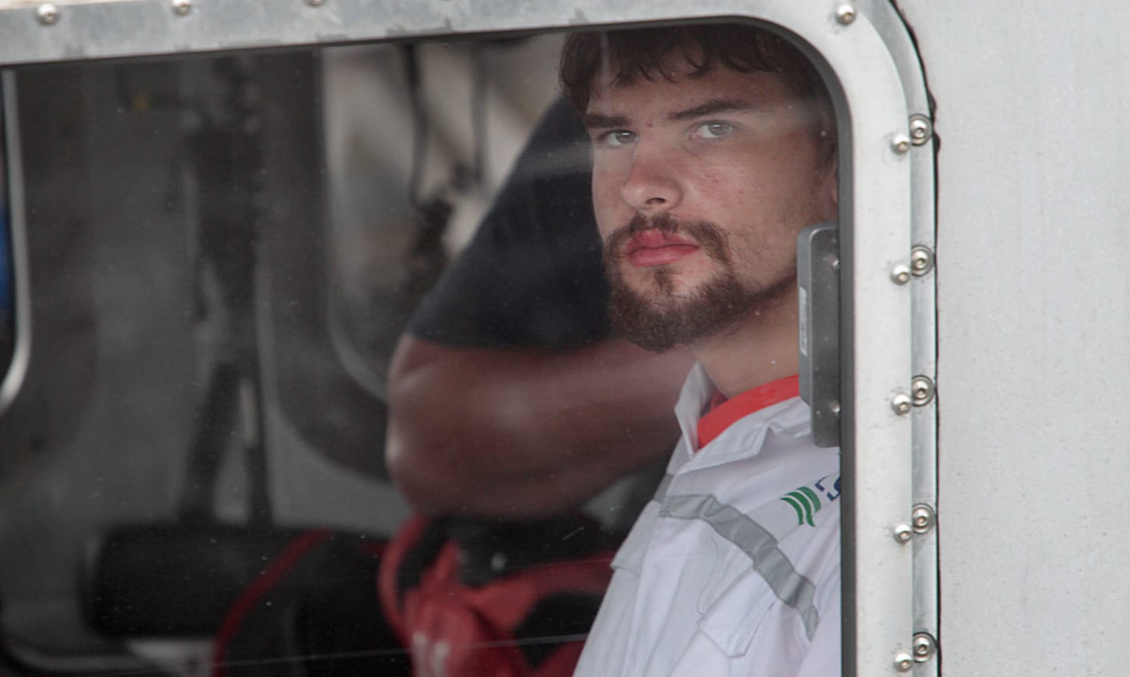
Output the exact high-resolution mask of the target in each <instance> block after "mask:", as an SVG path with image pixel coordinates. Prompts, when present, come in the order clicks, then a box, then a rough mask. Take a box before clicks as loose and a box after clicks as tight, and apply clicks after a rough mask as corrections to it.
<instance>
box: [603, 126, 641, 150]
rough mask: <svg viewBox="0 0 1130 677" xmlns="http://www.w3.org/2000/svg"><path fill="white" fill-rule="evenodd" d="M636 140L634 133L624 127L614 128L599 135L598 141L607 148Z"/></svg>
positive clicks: (617, 146) (624, 144)
mask: <svg viewBox="0 0 1130 677" xmlns="http://www.w3.org/2000/svg"><path fill="white" fill-rule="evenodd" d="M635 140H636V133H635V132H629V131H627V130H624V129H614V130H612V131H610V132H605V133H604V134H602V135H601V136H600V141H601V142H602V143H603V144H604V145H605V146H608V147H609V148H620V147H622V146H626V145H628V144H629V143H631V142H633V141H635Z"/></svg>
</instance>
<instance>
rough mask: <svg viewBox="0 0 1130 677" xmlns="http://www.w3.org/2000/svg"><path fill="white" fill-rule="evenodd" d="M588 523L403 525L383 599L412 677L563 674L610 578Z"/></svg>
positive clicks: (607, 543) (391, 552) (605, 545)
mask: <svg viewBox="0 0 1130 677" xmlns="http://www.w3.org/2000/svg"><path fill="white" fill-rule="evenodd" d="M613 545H614V543H613V539H612V538H611V537H610V536H609V535H608V534H607V533H605V532H604V531H602V530H601V529H600V527H599V526H598V525H596V523H595V522H593V521H591V520H587V519H584V518H579V517H577V518H574V517H570V518H563V519H555V520H549V521H543V522H537V523H528V524H499V523H484V522H466V521H456V520H450V519H447V520H428V519H425V518H423V517H414V518H412V519H411V520H409V521H408V522H407V523H406V524H405V526H404V527H402V528H401V530H400V532H399V533H398V534H397V535H396V537H395V538H394V539H393V541H392V542H391V543H390V544H389V547H388V549H387V550H386V551H385V554H384V558H383V559H382V562H381V569H380V584H379V588H380V592H381V602H382V605H383V606H384V609H385V616H386V618H387V619H388V620H389V623H390V625H391V626H392V627H393V628H394V630H395V631H396V632H397V633H398V634H399V635H400V637H401V638H402V640H403V641H404V643H405V645H406V646H408V647H410V650H411V653H412V665H413V672H414V674H415V676H416V677H570V676H571V675H572V674H573V669H574V667H575V666H576V662H577V659H578V658H579V657H580V653H581V647H582V645H583V643H584V637H585V635H586V634H587V633H588V629H589V627H591V625H592V621H593V618H594V617H595V616H596V611H597V609H598V608H599V606H600V600H601V598H602V597H603V595H604V591H605V589H606V588H607V587H608V582H609V580H610V578H611V575H612V570H611V567H610V565H611V561H612V555H613Z"/></svg>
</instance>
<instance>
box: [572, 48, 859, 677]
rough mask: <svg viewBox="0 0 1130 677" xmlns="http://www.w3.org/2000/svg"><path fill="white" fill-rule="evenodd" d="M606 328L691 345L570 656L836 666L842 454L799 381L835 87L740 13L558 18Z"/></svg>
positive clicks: (787, 673)
mask: <svg viewBox="0 0 1130 677" xmlns="http://www.w3.org/2000/svg"><path fill="white" fill-rule="evenodd" d="M561 68H562V71H561V79H562V83H563V86H564V89H565V93H566V96H568V98H569V99H570V100H571V101H572V103H573V104H574V105H575V106H576V108H577V109H578V110H579V111H580V112H581V113H582V114H583V117H584V122H585V126H586V128H587V129H588V131H589V135H590V138H591V140H592V163H593V171H592V188H593V205H594V209H595V213H596V219H597V224H598V229H599V231H600V234H601V236H602V238H603V241H604V259H605V272H606V275H607V277H608V279H609V282H610V285H611V288H612V293H611V300H610V314H611V317H612V320H613V326H614V328H615V329H616V330H617V331H618V332H619V333H620V334H621V335H623V336H625V337H626V338H628V339H629V340H631V341H632V342H634V343H637V344H638V345H640V346H643V347H645V348H647V349H649V350H653V351H665V350H668V349H670V348H672V347H674V346H679V345H685V346H688V347H689V349H690V351H691V353H692V354H693V355H694V357H695V359H696V360H697V364H696V365H695V367H694V368H693V369H692V371H691V374H690V375H689V377H688V378H687V381H686V384H685V386H684V388H683V392H682V394H681V396H680V399H679V402H678V404H677V405H676V409H675V413H676V417H677V419H678V421H679V424H680V427H681V429H682V431H683V436H682V439H681V441H680V443H679V445H678V447H677V448H676V449H675V451H674V453H673V456H672V459H671V462H670V465H669V466H668V474H667V479H666V480H665V481H664V483H663V485H661V487H660V490H659V492H658V494H657V496H656V500H654V501H652V502H651V504H649V505H648V507H647V508H646V509H645V510H644V512H643V514H642V515H641V516H640V518H639V520H638V521H637V522H636V525H635V527H634V528H633V530H632V532H631V534H630V535H629V537H628V539H627V541H626V542H625V544H624V545H623V546H622V548H621V550H620V552H619V553H618V555H617V557H616V561H615V562H614V564H613V567H614V569H615V570H616V571H615V575H614V578H613V582H612V585H611V587H610V588H609V592H608V595H607V597H606V598H605V600H604V604H603V605H602V607H601V611H600V614H599V616H598V617H597V620H596V623H595V625H594V627H593V630H592V633H591V634H590V636H589V640H588V644H587V645H586V647H585V651H584V654H583V656H582V658H581V662H580V664H579V666H578V669H577V674H578V675H585V676H588V675H610V676H612V675H615V676H627V675H692V674H693V675H772V676H774V677H791V676H795V675H802V676H805V677H815V676H817V675H838V674H839V673H840V553H839V511H838V502H837V499H838V498H839V484H840V483H839V454H838V450H835V449H820V448H817V447H815V446H814V444H813V442H812V435H811V429H810V423H809V409H808V407H807V406H806V405H805V404H804V403H803V402H801V400H800V399H799V397H798V385H797V376H796V372H797V338H798V337H797V332H798V329H797V288H796V241H797V236H798V234H799V233H800V232H801V230H803V229H804V228H805V227H807V226H810V225H813V224H817V223H821V222H827V221H831V220H833V219H834V218H835V216H836V209H837V191H836V164H835V135H834V126H833V122H832V112H831V105H830V102H829V98H828V94H827V91H826V89H825V88H824V85H823V83H822V81H821V79H820V77H819V75H818V74H817V73H816V72H815V70H814V69H813V68H812V66H811V65H810V64H809V63H808V62H807V61H806V60H805V59H804V57H803V56H802V55H801V54H800V53H799V52H797V50H796V49H795V48H794V47H792V46H791V45H790V44H788V43H787V42H786V41H784V40H783V39H781V38H779V37H777V36H775V35H772V34H770V33H767V32H764V31H761V30H759V29H755V28H752V27H746V26H696V27H686V28H662V29H650V30H643V31H619V32H611V33H585V34H577V35H573V36H571V37H570V38H569V39H568V41H567V43H566V46H565V50H564V52H563V54H562V66H561Z"/></svg>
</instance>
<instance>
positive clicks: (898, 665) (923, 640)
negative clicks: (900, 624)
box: [895, 632, 938, 672]
mask: <svg viewBox="0 0 1130 677" xmlns="http://www.w3.org/2000/svg"><path fill="white" fill-rule="evenodd" d="M911 647H912V648H911V652H912V653H906V652H905V651H900V652H899V653H897V654H895V670H898V671H899V672H910V670H911V668H913V667H914V664H915V663H925V662H926V661H928V660H930V659H931V658H933V657H934V654H936V653H937V652H938V643H937V641H935V640H934V638H933V636H931V635H930V634H929V633H927V632H920V633H918V634H916V635H915V636H914V641H913V644H912V645H911Z"/></svg>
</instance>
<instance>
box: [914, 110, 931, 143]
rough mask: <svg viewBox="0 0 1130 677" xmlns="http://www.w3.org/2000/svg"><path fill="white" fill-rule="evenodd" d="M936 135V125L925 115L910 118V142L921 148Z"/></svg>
mask: <svg viewBox="0 0 1130 677" xmlns="http://www.w3.org/2000/svg"><path fill="white" fill-rule="evenodd" d="M933 135H934V125H933V124H932V123H931V122H930V118H928V117H926V116H925V115H912V116H910V141H911V143H913V144H914V145H915V146H921V145H922V144H924V143H926V142H927V141H929V140H930V137H932V136H933Z"/></svg>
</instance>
